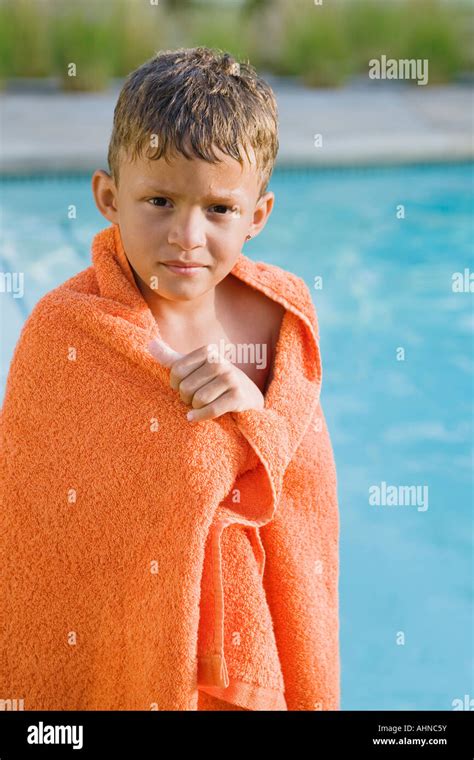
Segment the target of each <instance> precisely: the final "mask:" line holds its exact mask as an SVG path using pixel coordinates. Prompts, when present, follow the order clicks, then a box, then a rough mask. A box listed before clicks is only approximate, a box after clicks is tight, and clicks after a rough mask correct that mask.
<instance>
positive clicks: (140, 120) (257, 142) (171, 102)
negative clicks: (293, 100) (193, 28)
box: [107, 47, 279, 196]
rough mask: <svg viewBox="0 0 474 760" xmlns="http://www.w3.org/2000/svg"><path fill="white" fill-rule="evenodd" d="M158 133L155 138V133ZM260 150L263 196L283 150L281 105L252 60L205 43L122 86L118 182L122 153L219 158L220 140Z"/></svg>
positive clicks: (156, 62) (232, 152)
mask: <svg viewBox="0 0 474 760" xmlns="http://www.w3.org/2000/svg"><path fill="white" fill-rule="evenodd" d="M152 138H153V139H152ZM248 146H251V147H252V148H253V150H254V152H255V160H256V162H257V170H258V171H259V172H260V196H261V195H262V194H263V193H264V192H266V189H267V186H268V183H269V181H270V177H271V174H272V171H273V167H274V164H275V159H276V155H277V153H278V147H279V144H278V112H277V104H276V99H275V96H274V93H273V90H272V88H271V87H270V85H268V84H267V82H265V81H264V80H263V79H262V78H260V77H259V76H258V75H257V73H256V71H255V69H254V67H253V66H252V65H251V64H250V63H248V62H241V63H239V62H238V61H237V60H236V59H235V58H234V57H233V56H232V55H231V54H230V53H226V52H223V51H221V50H212V49H210V48H206V47H195V48H179V49H177V50H165V51H162V52H160V53H158V54H157V55H155V56H154V57H153V58H150V59H149V60H148V61H145V63H143V64H142V65H141V66H139V67H138V68H137V69H135V71H132V72H131V74H129V75H128V77H127V79H126V80H125V83H124V85H123V87H122V89H121V91H120V94H119V97H118V100H117V103H116V106H115V110H114V121H113V128H112V135H111V138H110V144H109V150H108V156H107V158H108V164H109V170H110V173H111V174H112V177H113V178H114V181H115V183H116V184H117V186H118V182H119V175H120V160H121V158H122V157H123V156H124V155H125V156H127V157H128V158H129V160H131V161H133V160H134V159H135V158H137V157H140V156H143V155H144V151H145V157H146V158H148V159H150V160H153V159H159V158H161V157H162V156H163V157H164V158H165V160H168V159H169V158H170V157H171V156H172V155H173V154H175V153H181V154H182V155H184V156H185V157H187V158H201V159H204V160H205V161H209V162H211V163H216V162H217V161H218V160H219V159H218V158H217V156H216V154H215V152H214V147H217V148H219V150H221V151H222V152H223V153H224V154H226V155H228V156H230V157H232V158H235V159H236V160H237V161H239V163H240V164H241V165H242V164H243V157H242V154H241V151H240V149H241V148H243V150H244V151H245V154H246V156H247V159H248V160H249V161H250V157H249V152H248Z"/></svg>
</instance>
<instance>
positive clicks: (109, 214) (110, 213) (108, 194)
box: [92, 169, 119, 224]
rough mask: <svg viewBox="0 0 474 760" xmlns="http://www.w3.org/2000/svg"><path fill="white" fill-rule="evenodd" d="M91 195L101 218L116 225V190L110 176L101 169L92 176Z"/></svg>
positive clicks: (117, 218)
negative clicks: (103, 217)
mask: <svg viewBox="0 0 474 760" xmlns="http://www.w3.org/2000/svg"><path fill="white" fill-rule="evenodd" d="M92 193H93V195H94V200H95V205H96V206H97V208H98V209H99V211H100V213H101V214H102V216H105V218H106V219H108V220H109V222H113V223H115V224H118V222H119V215H118V205H117V188H116V186H115V182H114V180H113V178H112V177H111V175H110V174H108V173H107V172H106V171H104V170H103V169H96V171H95V172H94V174H93V175H92Z"/></svg>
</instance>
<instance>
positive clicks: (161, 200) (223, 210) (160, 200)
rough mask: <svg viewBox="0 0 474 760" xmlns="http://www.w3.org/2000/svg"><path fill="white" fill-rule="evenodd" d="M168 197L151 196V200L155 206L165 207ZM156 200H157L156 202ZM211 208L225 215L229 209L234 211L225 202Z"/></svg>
mask: <svg viewBox="0 0 474 760" xmlns="http://www.w3.org/2000/svg"><path fill="white" fill-rule="evenodd" d="M167 200H168V199H167V198H163V197H162V196H158V197H156V198H151V199H150V201H151V203H152V204H153V206H156V207H157V208H163V207H164V205H165V204H166V203H167ZM155 201H156V202H155ZM210 208H211V209H213V210H216V213H218V214H222V215H225V213H226V212H227V211H232V209H231V208H230V206H225V205H223V204H220V203H219V204H215V205H214V206H210Z"/></svg>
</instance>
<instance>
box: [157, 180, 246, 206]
mask: <svg viewBox="0 0 474 760" xmlns="http://www.w3.org/2000/svg"><path fill="white" fill-rule="evenodd" d="M143 189H144V190H145V192H149V193H157V194H159V195H172V196H174V197H175V198H180V199H181V198H183V196H182V195H180V194H179V193H175V192H174V191H172V190H167V189H165V188H159V187H154V186H153V185H147V184H146V183H144V188H143ZM206 197H207V198H208V199H209V198H221V200H227V201H234V202H237V201H242V200H243V195H242V193H241V192H240V191H239V190H235V191H229V190H215V191H214V192H212V193H210V194H209V195H208V196H206Z"/></svg>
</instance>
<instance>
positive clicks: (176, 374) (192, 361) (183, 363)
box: [170, 345, 230, 391]
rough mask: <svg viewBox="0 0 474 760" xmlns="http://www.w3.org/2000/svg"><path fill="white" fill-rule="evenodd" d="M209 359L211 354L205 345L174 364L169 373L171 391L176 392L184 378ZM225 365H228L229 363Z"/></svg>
mask: <svg viewBox="0 0 474 760" xmlns="http://www.w3.org/2000/svg"><path fill="white" fill-rule="evenodd" d="M209 358H211V359H212V358H213V354H212V350H211V349H210V347H209V346H207V345H206V346H200V348H196V349H195V350H194V351H191V352H190V353H189V354H186V355H185V356H183V357H182V358H181V359H178V361H176V362H174V364H173V365H172V367H171V373H170V383H171V387H172V388H173V390H175V391H177V390H178V389H179V384H180V383H181V382H182V380H184V378H185V377H188V375H190V374H191V373H192V372H194V371H195V370H196V369H199V367H202V366H203V364H205V363H206V361H207V360H208V359H209ZM213 363H214V362H213ZM216 363H217V362H216ZM226 363H227V364H229V363H230V362H226Z"/></svg>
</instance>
